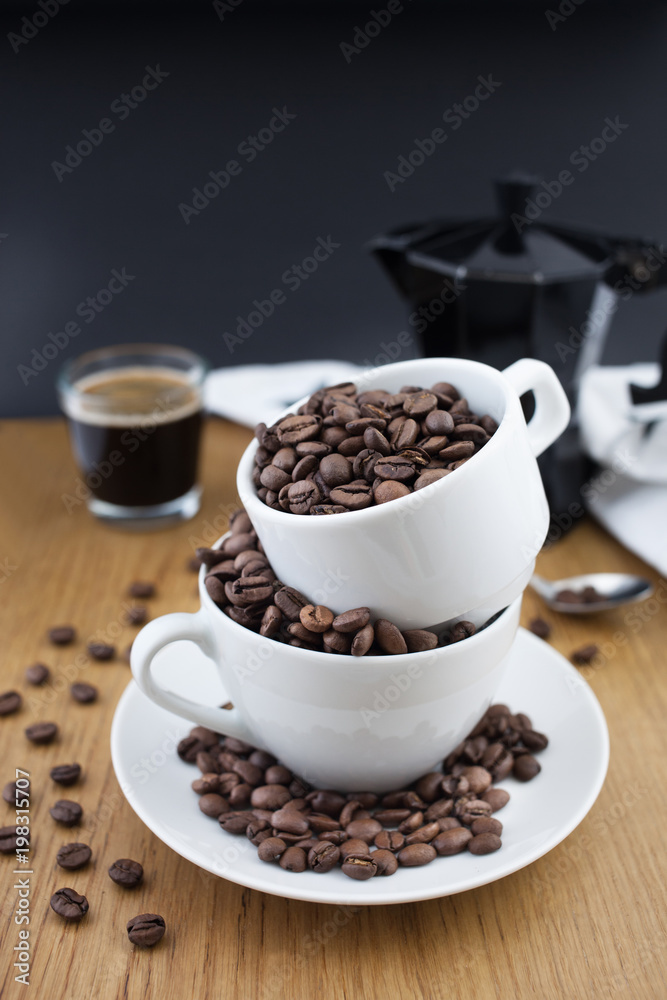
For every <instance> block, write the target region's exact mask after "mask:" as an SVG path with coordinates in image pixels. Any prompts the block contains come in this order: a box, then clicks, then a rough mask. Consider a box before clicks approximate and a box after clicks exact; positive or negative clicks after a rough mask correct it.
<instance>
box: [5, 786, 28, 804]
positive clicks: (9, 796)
mask: <svg viewBox="0 0 667 1000" xmlns="http://www.w3.org/2000/svg"><path fill="white" fill-rule="evenodd" d="M24 796H27V797H28V798H29V796H30V782H28V786H27V788H18V787H17V784H16V782H15V781H8V782H7V784H6V785H5V787H4V788H3V789H2V797H3V799H4V800H5V802H8V803H9V804H10V805H11V806H14V808H16V802H17V799H22V798H23V797H24Z"/></svg>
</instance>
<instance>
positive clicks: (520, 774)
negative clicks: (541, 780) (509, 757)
mask: <svg viewBox="0 0 667 1000" xmlns="http://www.w3.org/2000/svg"><path fill="white" fill-rule="evenodd" d="M541 770H542V767H541V765H540V763H539V762H538V761H536V760H535V758H534V757H533V756H531V754H529V753H525V754H521V756H520V757H517V758H516V759H515V761H514V766H513V768H512V773H513V774H514V777H515V778H517V780H518V781H532V780H533V778H535V777H536V776H537V775H538V774H539V773H540V771H541Z"/></svg>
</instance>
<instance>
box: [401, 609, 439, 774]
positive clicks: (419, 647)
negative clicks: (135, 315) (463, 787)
mask: <svg viewBox="0 0 667 1000" xmlns="http://www.w3.org/2000/svg"><path fill="white" fill-rule="evenodd" d="M401 635H402V636H403V638H404V640H405V645H406V646H407V650H408V653H421V652H423V651H424V650H426V649H435V647H436V646H437V645H438V637H437V635H436V634H435V632H428V631H427V630H426V629H422V628H411V629H407V630H406V631H405V632H402V633H401ZM441 777H442V775H441Z"/></svg>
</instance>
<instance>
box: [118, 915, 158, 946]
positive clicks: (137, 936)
mask: <svg viewBox="0 0 667 1000" xmlns="http://www.w3.org/2000/svg"><path fill="white" fill-rule="evenodd" d="M165 930H166V927H165V922H164V917H161V916H160V914H159V913H140V914H139V916H137V917H132V919H131V920H128V922H127V936H128V937H129V939H130V941H131V942H132V944H136V945H139V946H140V947H141V948H152V947H153V946H154V945H156V944H157V943H158V941H161V940H162V938H163V937H164V933H165Z"/></svg>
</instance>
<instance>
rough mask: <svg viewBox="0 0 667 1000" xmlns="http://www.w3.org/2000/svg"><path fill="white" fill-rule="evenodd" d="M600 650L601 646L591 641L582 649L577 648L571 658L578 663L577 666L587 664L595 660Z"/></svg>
mask: <svg viewBox="0 0 667 1000" xmlns="http://www.w3.org/2000/svg"><path fill="white" fill-rule="evenodd" d="M599 652H600V649H599V647H598V646H596V645H595V644H594V643H591V645H590V646H582V647H581V649H575V650H574V651H573V652H572V653H570V659H571V660H572V662H573V663H576V664H577V666H587V665H588V664H589V663H592V662H593V660H594V659H595V657H596V656H597V655H598V653H599Z"/></svg>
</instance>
